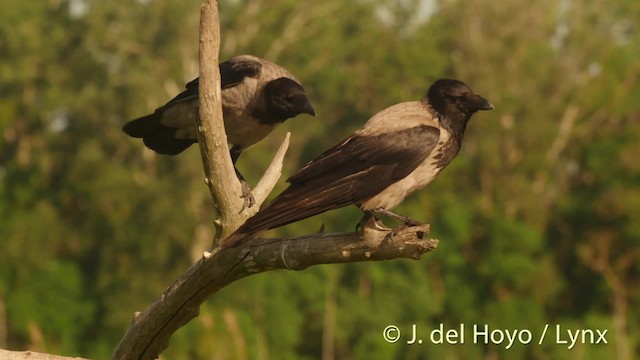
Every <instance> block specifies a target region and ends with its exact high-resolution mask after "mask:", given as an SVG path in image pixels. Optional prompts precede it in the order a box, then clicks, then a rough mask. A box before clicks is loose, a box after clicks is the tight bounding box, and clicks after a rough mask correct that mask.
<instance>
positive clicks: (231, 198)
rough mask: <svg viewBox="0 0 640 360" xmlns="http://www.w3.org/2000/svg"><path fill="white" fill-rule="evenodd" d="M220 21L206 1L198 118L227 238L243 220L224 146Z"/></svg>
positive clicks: (208, 178) (220, 234) (220, 232)
mask: <svg viewBox="0 0 640 360" xmlns="http://www.w3.org/2000/svg"><path fill="white" fill-rule="evenodd" d="M219 51H220V20H219V15H218V2H217V0H206V1H205V2H204V3H203V4H202V9H201V13H200V82H199V86H200V88H199V101H200V104H199V105H200V108H199V111H200V114H199V115H200V116H198V117H197V120H196V121H197V123H196V124H197V127H198V144H199V146H200V154H201V155H202V163H203V166H204V172H205V179H204V181H205V184H207V186H208V187H209V191H210V192H211V196H212V197H213V202H214V203H215V206H216V210H217V219H216V221H215V223H216V227H217V229H216V230H217V231H216V239H217V240H219V239H221V238H224V237H226V236H227V235H228V234H230V233H231V232H233V231H234V230H235V229H237V228H238V227H239V226H240V225H241V224H242V222H243V221H244V220H246V219H244V218H243V217H241V216H238V214H239V213H240V210H241V209H242V203H243V202H242V200H241V198H240V194H241V190H240V183H239V181H238V179H237V178H236V175H235V171H234V168H233V164H232V162H231V157H230V155H229V151H228V148H227V135H226V133H225V131H224V122H223V119H222V95H221V90H220V71H219V70H218V63H219V61H218V53H219Z"/></svg>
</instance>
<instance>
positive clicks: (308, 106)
mask: <svg viewBox="0 0 640 360" xmlns="http://www.w3.org/2000/svg"><path fill="white" fill-rule="evenodd" d="M301 113H303V114H309V115H311V116H316V111H315V110H314V109H313V106H311V103H310V102H308V101H307V103H306V104H304V107H303V108H302V111H301Z"/></svg>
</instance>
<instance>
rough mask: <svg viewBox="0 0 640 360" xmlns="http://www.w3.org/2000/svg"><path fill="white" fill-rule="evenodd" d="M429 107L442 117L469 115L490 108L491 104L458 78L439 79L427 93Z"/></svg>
mask: <svg viewBox="0 0 640 360" xmlns="http://www.w3.org/2000/svg"><path fill="white" fill-rule="evenodd" d="M427 100H428V102H429V104H430V105H431V107H432V108H433V109H434V110H436V111H437V112H438V113H439V114H440V115H442V116H444V117H451V116H453V117H458V116H459V115H463V116H465V117H466V116H470V115H471V114H473V113H474V112H476V111H478V110H492V109H493V105H492V104H491V103H490V102H489V101H488V100H487V99H485V98H483V97H482V96H480V95H478V94H476V93H474V92H473V91H472V90H471V89H470V88H469V86H467V84H465V83H463V82H462V81H458V80H451V79H441V80H438V81H436V82H435V83H433V85H431V87H430V88H429V92H428V93H427Z"/></svg>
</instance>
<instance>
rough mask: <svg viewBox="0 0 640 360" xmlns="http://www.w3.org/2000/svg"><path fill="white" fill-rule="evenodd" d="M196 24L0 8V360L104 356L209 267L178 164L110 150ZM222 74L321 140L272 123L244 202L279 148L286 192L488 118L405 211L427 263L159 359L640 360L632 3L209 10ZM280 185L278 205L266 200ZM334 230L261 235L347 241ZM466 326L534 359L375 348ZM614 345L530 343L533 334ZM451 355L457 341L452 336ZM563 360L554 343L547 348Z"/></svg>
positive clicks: (511, 0)
mask: <svg viewBox="0 0 640 360" xmlns="http://www.w3.org/2000/svg"><path fill="white" fill-rule="evenodd" d="M199 6H200V1H198V0H182V1H178V0H112V1H97V0H42V1H18V0H6V1H4V2H3V6H2V14H1V15H0V49H1V51H0V246H1V247H0V348H5V349H7V348H8V349H15V350H18V349H31V350H38V351H43V352H51V353H56V354H64V355H77V356H85V357H91V358H95V359H104V358H108V357H109V355H110V354H111V351H112V350H113V348H114V347H115V345H116V344H117V342H118V341H119V339H120V337H121V336H122V335H123V333H124V331H125V329H126V328H127V327H128V324H129V323H130V321H131V319H132V316H133V313H134V312H135V311H138V310H141V309H142V308H143V307H144V306H146V305H147V304H148V303H149V302H151V301H152V300H153V299H155V298H156V297H157V296H158V295H159V294H160V293H161V291H162V290H163V289H164V288H165V287H166V286H168V285H170V284H171V283H172V282H173V281H174V279H175V278H177V276H178V275H179V274H181V273H182V272H183V271H184V270H185V269H186V268H187V267H188V266H189V265H190V264H192V263H193V262H194V261H195V260H196V259H198V257H199V256H201V254H202V252H203V251H204V250H206V249H207V248H208V246H209V245H210V241H211V238H212V231H213V226H212V220H213V218H214V214H213V213H212V212H213V211H214V208H213V205H212V203H211V200H210V197H209V193H208V191H207V188H206V186H204V184H203V182H202V177H203V175H202V169H201V161H200V155H199V152H198V151H197V149H196V147H193V148H192V149H191V150H188V151H186V152H185V153H184V154H182V155H181V156H178V157H173V158H172V157H164V156H158V155H155V154H154V153H153V152H151V151H149V150H147V149H146V148H144V146H143V145H142V142H141V141H138V140H136V139H131V138H129V137H127V136H125V135H124V134H123V133H122V132H121V130H120V129H121V127H122V125H123V124H124V123H125V122H126V121H127V120H129V119H132V118H135V117H138V116H141V115H143V114H146V113H148V112H151V111H153V110H154V109H155V108H156V107H158V106H160V105H162V104H164V103H165V102H166V101H167V100H169V99H170V98H172V97H173V96H174V95H175V94H177V93H178V92H179V91H180V90H181V89H182V88H183V84H184V83H185V82H186V81H189V80H191V79H193V78H194V77H195V76H197V73H198V63H197V51H198V50H197V49H198V21H199V19H198V17H199V9H200V7H199ZM220 13H221V22H222V23H221V28H222V52H221V59H227V58H229V57H232V56H234V55H238V54H244V53H249V54H255V55H258V56H261V57H265V58H267V59H269V60H272V61H275V62H277V63H279V64H281V65H283V66H285V67H287V68H288V69H290V70H291V71H292V72H293V73H295V74H296V75H297V76H298V78H300V79H301V80H302V82H303V84H304V86H305V88H306V89H307V91H308V92H309V93H310V96H311V99H312V102H313V103H314V106H315V107H316V110H317V112H318V117H317V118H315V119H314V118H310V117H304V116H301V117H300V118H297V119H295V120H291V121H288V122H287V123H285V125H284V126H282V127H281V128H280V129H278V130H277V131H276V132H275V133H274V134H272V135H271V136H269V137H268V138H267V139H265V141H263V142H262V143H260V144H258V145H256V146H254V147H253V148H251V149H249V150H248V151H247V152H246V153H245V154H244V155H243V157H242V158H241V159H240V162H239V167H240V169H241V171H242V172H243V174H245V175H247V177H248V178H249V181H250V182H253V183H255V181H256V180H257V179H258V178H259V176H260V174H261V172H262V170H263V169H264V168H265V167H266V165H267V164H268V162H269V160H270V157H271V154H273V153H274V152H275V150H276V148H277V146H278V144H279V143H280V141H281V139H282V136H283V135H284V133H285V132H286V131H292V133H293V134H292V135H293V138H292V144H291V148H290V153H289V155H288V157H287V163H286V164H285V171H284V174H285V177H286V175H287V174H291V173H292V172H293V171H294V170H295V169H297V168H298V167H299V166H301V165H302V164H303V163H305V162H306V161H308V160H310V159H311V158H312V157H313V156H315V155H317V154H319V153H320V152H321V151H322V150H323V149H326V148H327V147H329V146H330V145H332V144H334V143H335V142H337V141H339V140H340V139H342V138H344V137H345V136H347V135H348V134H349V133H350V132H352V131H353V130H354V129H356V128H358V127H359V126H361V125H362V124H363V123H364V122H365V121H366V120H367V119H368V118H369V117H370V116H371V115H372V114H374V113H375V112H377V111H379V110H381V109H383V108H385V107H387V106H389V105H392V104H394V103H397V102H400V101H406V100H414V99H418V98H420V97H422V96H423V94H424V93H425V91H426V89H427V87H428V86H429V85H430V84H431V83H432V82H433V81H434V80H436V79H438V78H440V77H454V78H458V79H461V80H463V81H465V82H467V83H468V84H469V85H470V86H471V87H472V88H473V89H474V90H475V91H476V92H478V93H479V94H482V95H484V96H485V97H487V98H488V99H490V100H491V101H492V102H493V103H494V105H495V106H496V110H495V111H493V112H489V113H482V114H478V115H476V116H475V117H474V119H473V120H472V121H471V123H470V125H469V128H468V130H467V135H466V138H465V143H464V146H463V148H462V151H461V153H460V155H459V156H458V158H457V159H456V160H455V161H454V162H453V163H452V165H451V166H450V167H449V168H448V169H447V170H446V171H444V173H443V174H442V175H441V176H440V177H439V178H438V179H437V180H436V181H435V182H434V183H433V184H431V185H430V186H429V187H427V188H426V189H425V190H423V191H422V192H420V193H419V194H417V195H416V196H413V197H412V198H410V199H409V200H407V201H406V202H405V203H404V204H403V205H401V206H400V207H399V209H398V210H399V212H401V213H405V214H409V215H411V216H412V217H415V218H417V219H421V220H423V221H426V222H429V223H431V225H432V231H433V233H432V235H433V236H434V237H436V238H438V239H440V240H441V243H440V247H439V249H438V250H437V251H436V252H434V253H431V254H428V255H426V256H425V257H424V258H423V259H422V260H420V261H416V262H412V261H401V260H398V261H389V262H384V263H364V264H349V265H344V266H335V265H333V266H318V267H314V268H311V269H308V270H306V271H303V272H297V273H294V272H273V273H266V274H262V275H258V276H254V277H251V278H248V279H245V280H242V281H240V282H238V283H235V284H233V285H232V286H230V287H228V288H226V289H224V290H223V291H222V292H220V293H219V294H217V295H216V297H215V298H213V299H211V300H210V301H208V302H207V304H206V305H205V306H203V308H202V311H201V316H200V317H198V318H197V319H195V320H194V321H192V322H191V323H190V324H189V325H188V326H187V327H185V328H183V329H182V330H181V331H179V332H178V333H177V334H176V335H175V336H174V337H173V338H172V342H171V345H170V347H169V349H168V350H167V351H166V352H165V353H164V354H163V358H166V359H316V358H323V359H349V358H351V359H393V358H395V359H423V358H442V359H498V358H534V359H611V358H617V359H632V358H634V357H636V356H638V355H639V354H640V306H639V305H640V286H639V285H640V246H638V245H639V239H640V222H639V220H640V162H639V161H638V158H639V157H640V141H639V136H640V122H639V120H640V45H639V44H640V28H639V27H638V26H639V25H638V19H640V2H638V1H637V0H617V1H609V2H601V1H588V0H560V1H556V0H536V1H529V2H523V1H516V0H506V1H499V2H498V1H493V2H489V1H482V0H431V1H429V0H384V1H374V0H359V1H338V0H325V1H295V0H278V1H275V0H268V1H267V0H220ZM284 186H285V185H284V183H283V184H281V185H279V187H278V188H276V192H279V191H280V190H281V189H283V188H284ZM359 216H360V213H359V211H358V210H357V209H355V208H349V209H342V210H337V211H334V212H331V213H327V214H323V215H321V216H318V217H316V218H312V219H308V220H306V221H303V222H300V223H297V224H292V225H290V226H287V227H285V228H283V229H280V230H278V231H277V232H274V233H273V234H274V235H277V234H279V235H285V234H286V235H294V234H296V235H300V234H306V233H310V232H315V231H317V229H318V228H319V227H320V225H321V224H323V223H324V224H326V228H327V231H347V230H351V229H353V228H354V226H355V224H356V222H357V221H358V219H359ZM414 323H416V324H418V326H419V327H420V328H422V329H427V330H430V329H433V328H436V327H437V326H438V325H439V324H440V323H443V324H444V326H445V328H448V327H457V326H459V324H460V323H464V324H465V325H466V326H467V328H470V327H471V326H472V325H473V324H476V323H477V324H488V325H489V326H490V327H491V328H501V329H511V330H513V329H529V330H531V331H532V333H533V335H534V340H533V343H532V344H529V345H524V346H523V345H515V346H514V347H513V348H511V349H508V350H507V349H505V344H502V345H479V344H478V345H477V344H473V343H472V342H471V341H469V337H468V338H467V342H466V344H464V345H440V346H435V345H431V344H425V345H422V346H418V345H413V346H409V345H406V344H404V345H403V344H402V343H403V340H401V341H400V342H399V343H396V344H388V343H386V342H385V341H383V339H382V335H381V334H382V329H383V328H384V327H385V326H387V325H389V324H395V325H398V326H399V327H400V329H402V330H403V331H405V332H410V329H411V324H414ZM548 323H549V324H552V326H553V324H561V325H562V326H563V327H564V328H567V329H572V330H575V329H583V328H591V329H608V334H607V340H608V342H609V343H608V344H607V345H602V344H599V345H582V344H578V345H577V346H576V347H575V348H574V349H571V350H568V349H567V345H556V344H554V343H553V341H552V339H553V338H554V336H555V329H554V328H551V329H550V331H551V334H550V335H548V337H547V341H546V342H545V343H544V344H543V345H542V346H538V345H537V339H536V338H535V336H536V335H538V336H539V334H540V333H541V331H542V329H543V327H544V325H545V324H548ZM468 336H469V334H468ZM565 337H566V335H565Z"/></svg>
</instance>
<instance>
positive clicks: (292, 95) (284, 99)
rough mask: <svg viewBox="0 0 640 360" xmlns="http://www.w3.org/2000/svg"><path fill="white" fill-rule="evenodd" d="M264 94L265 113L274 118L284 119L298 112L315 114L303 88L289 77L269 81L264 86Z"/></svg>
mask: <svg viewBox="0 0 640 360" xmlns="http://www.w3.org/2000/svg"><path fill="white" fill-rule="evenodd" d="M264 95H265V106H266V110H267V114H268V115H269V116H270V117H273V118H274V119H277V120H279V121H284V120H286V119H289V118H292V117H295V116H298V115H300V114H309V115H311V116H316V112H315V110H314V109H313V106H311V103H309V99H307V94H306V93H305V92H304V88H302V86H301V85H300V84H298V83H297V82H295V81H293V80H291V79H289V78H286V77H282V78H279V79H276V80H273V81H270V82H269V83H268V84H267V85H265V87H264Z"/></svg>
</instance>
